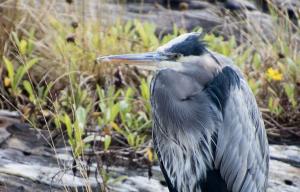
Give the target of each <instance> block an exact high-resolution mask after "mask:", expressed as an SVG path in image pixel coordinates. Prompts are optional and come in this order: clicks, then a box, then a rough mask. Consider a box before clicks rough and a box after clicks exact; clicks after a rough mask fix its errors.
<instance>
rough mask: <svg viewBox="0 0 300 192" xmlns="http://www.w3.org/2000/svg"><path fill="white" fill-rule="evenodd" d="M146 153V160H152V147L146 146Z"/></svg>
mask: <svg viewBox="0 0 300 192" xmlns="http://www.w3.org/2000/svg"><path fill="white" fill-rule="evenodd" d="M146 155H147V157H148V160H149V161H150V162H152V161H153V152H152V149H151V148H150V147H148V148H147V151H146Z"/></svg>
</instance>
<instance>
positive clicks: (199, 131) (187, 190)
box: [99, 33, 269, 192]
mask: <svg viewBox="0 0 300 192" xmlns="http://www.w3.org/2000/svg"><path fill="white" fill-rule="evenodd" d="M200 36H201V35H200V34H199V33H188V34H184V35H181V36H179V37H177V38H175V39H174V40H172V41H170V42H169V43H167V44H166V45H164V46H162V47H160V48H158V49H157V51H156V52H150V53H144V54H128V55H115V56H106V57H101V58H99V60H100V61H102V62H118V63H119V62H124V63H128V64H137V65H139V66H140V65H142V64H147V67H148V68H149V66H152V67H154V68H155V69H156V73H155V75H154V77H153V79H152V82H151V106H152V114H153V144H154V148H155V150H156V152H157V155H158V159H159V161H160V165H161V169H162V172H163V174H164V176H165V179H166V182H167V185H168V187H169V190H170V191H171V192H225V191H232V192H264V191H266V188H267V179H268V168H269V150H268V142H267V137H266V132H265V128H264V123H263V120H262V117H261V113H260V111H259V109H258V106H257V104H256V101H255V98H254V95H253V94H252V92H251V90H250V88H249V86H248V85H247V83H246V81H245V79H244V78H243V76H242V74H241V72H240V71H239V69H238V68H237V67H235V66H234V65H233V63H232V61H231V60H230V59H229V58H226V57H224V56H222V55H220V54H217V53H214V52H211V51H209V50H208V49H207V48H206V46H205V43H204V42H203V41H202V40H201V37H200Z"/></svg>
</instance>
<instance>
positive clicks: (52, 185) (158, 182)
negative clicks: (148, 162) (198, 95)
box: [0, 124, 300, 192]
mask: <svg viewBox="0 0 300 192" xmlns="http://www.w3.org/2000/svg"><path fill="white" fill-rule="evenodd" d="M25 127H26V126H25ZM22 129H23V130H22ZM0 130H6V131H7V133H9V134H10V136H9V137H7V138H6V139H5V140H3V141H2V144H1V147H0V191H26V192H30V191H49V190H50V189H51V191H56V192H58V191H65V190H64V189H65V188H64V187H67V188H68V189H70V190H75V188H76V190H78V191H84V190H85V187H86V186H88V187H89V188H90V190H91V191H100V183H102V180H101V178H100V176H99V173H98V172H97V164H96V162H92V163H89V166H87V165H88V163H87V162H86V161H84V160H77V161H76V164H75V165H76V170H77V171H76V173H75V174H74V172H73V171H72V170H73V166H74V160H73V158H72V155H71V150H70V147H62V148H56V149H55V151H54V150H53V148H51V147H50V145H48V144H47V141H46V140H45V138H47V136H48V135H49V134H48V135H47V133H46V132H43V131H41V130H36V129H31V128H28V127H27V128H24V127H22V125H20V124H17V126H16V124H13V125H10V126H9V127H1V128H0ZM24 130H25V131H24ZM41 134H45V135H44V136H41ZM43 140H45V141H43ZM270 152H271V161H270V177H269V188H268V192H275V191H285V192H296V191H297V192H298V189H299V188H300V168H299V167H300V166H299V162H300V160H299V157H300V154H299V153H300V148H299V146H281V145H271V146H270ZM87 168H89V170H90V171H89V172H90V174H89V176H87ZM104 168H105V169H106V170H107V171H108V175H109V176H110V177H109V180H108V182H107V186H108V188H109V189H110V191H115V192H127V191H133V192H134V191H136V192H138V191H145V192H157V191H162V192H167V191H168V190H167V187H166V186H165V185H164V178H163V176H162V173H161V171H160V168H159V166H157V165H155V166H153V167H152V168H151V169H152V178H151V179H150V178H148V170H147V169H142V168H127V167H114V166H109V167H104ZM95 175H97V177H95Z"/></svg>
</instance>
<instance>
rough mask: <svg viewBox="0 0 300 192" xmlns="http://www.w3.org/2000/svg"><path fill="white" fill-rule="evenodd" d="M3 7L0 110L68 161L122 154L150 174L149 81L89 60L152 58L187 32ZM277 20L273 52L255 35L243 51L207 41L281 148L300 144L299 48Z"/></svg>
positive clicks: (288, 26)
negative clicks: (60, 142)
mask: <svg viewBox="0 0 300 192" xmlns="http://www.w3.org/2000/svg"><path fill="white" fill-rule="evenodd" d="M10 6H11V7H5V8H6V9H7V14H8V13H9V14H12V15H10V16H8V18H12V20H5V21H3V22H4V25H3V26H5V27H4V31H3V32H1V33H0V35H1V36H2V37H4V38H3V39H1V41H0V43H1V44H0V48H1V49H0V56H1V59H0V73H1V79H0V90H1V91H0V106H1V108H4V109H10V110H17V111H19V112H20V113H21V114H22V117H23V119H24V121H25V122H28V123H30V124H31V126H32V127H35V128H43V129H48V130H49V131H50V132H57V131H59V132H61V133H62V135H63V136H64V137H65V138H66V141H67V142H66V143H68V144H69V145H70V146H71V147H72V149H73V155H74V157H84V156H85V155H90V154H101V155H103V156H105V157H107V156H109V157H110V158H111V159H113V160H115V158H117V155H116V154H119V155H120V154H121V156H122V158H123V159H124V158H125V159H128V160H130V161H132V162H136V163H139V164H140V165H148V164H149V163H150V164H151V163H152V161H153V160H155V156H154V154H153V152H152V148H151V112H150V104H149V97H150V93H149V83H150V79H151V74H149V73H148V72H145V71H138V70H136V69H134V68H128V67H126V66H104V65H99V64H98V63H96V62H95V58H96V57H97V56H99V55H107V54H115V53H129V52H143V51H150V50H154V49H156V48H157V47H158V46H160V45H162V44H164V43H165V42H167V41H169V40H170V39H172V38H174V37H176V36H178V35H180V34H182V33H184V32H186V31H185V30H184V29H178V28H177V27H176V26H174V30H173V32H172V33H171V34H168V35H164V36H162V35H157V34H156V32H155V31H156V28H155V25H153V24H149V23H143V22H141V21H138V20H134V21H129V22H124V21H122V20H121V19H120V20H118V21H116V22H115V23H112V24H106V25H103V24H100V23H99V22H96V21H85V22H77V21H73V20H71V21H66V20H62V19H60V18H59V16H57V15H55V14H53V13H52V12H46V13H40V12H39V10H36V9H34V8H33V7H25V8H23V9H21V8H20V7H18V5H17V4H15V5H13V4H10ZM28 6H30V5H28ZM12 10H18V11H12ZM37 18H38V19H37ZM275 19H276V22H274V23H275V25H276V26H274V29H275V30H276V33H277V39H276V41H273V42H269V41H265V40H264V39H262V37H261V36H260V35H259V34H257V33H255V31H247V32H245V36H246V39H247V40H245V41H244V42H237V41H236V39H235V38H234V37H231V38H230V39H226V40H225V39H224V38H223V37H221V36H219V37H218V36H215V35H213V34H206V35H205V36H204V40H205V41H206V42H207V44H208V46H209V48H210V49H212V50H213V51H216V52H219V53H221V54H224V55H226V56H229V57H231V58H232V59H233V61H234V62H235V64H236V65H237V66H239V68H240V69H241V70H242V71H243V72H244V74H245V76H246V79H247V81H248V83H249V85H250V87H251V88H252V90H253V92H254V94H255V96H256V98H257V101H258V104H259V106H260V108H261V111H262V112H263V117H264V120H265V124H266V126H267V132H268V135H269V138H270V141H273V142H276V141H277V142H278V141H281V142H287V141H293V140H296V139H299V136H300V130H299V124H300V104H299V103H300V96H299V94H300V76H299V75H297V74H300V54H299V50H300V47H299V44H297V43H296V42H297V41H296V40H295V39H296V38H299V33H300V29H299V28H298V27H295V26H294V25H293V24H292V23H290V21H289V20H287V19H285V18H284V17H281V16H280V15H278V13H277V12H276V10H275V12H274V20H275ZM69 23H70V24H69ZM283 27H284V28H283ZM52 147H55V146H52Z"/></svg>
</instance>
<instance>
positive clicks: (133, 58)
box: [97, 52, 168, 69]
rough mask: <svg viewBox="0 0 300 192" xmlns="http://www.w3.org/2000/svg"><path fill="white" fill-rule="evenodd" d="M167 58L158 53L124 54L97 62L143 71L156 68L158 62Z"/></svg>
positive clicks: (106, 57)
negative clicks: (134, 66) (132, 66)
mask: <svg viewBox="0 0 300 192" xmlns="http://www.w3.org/2000/svg"><path fill="white" fill-rule="evenodd" d="M167 59H168V57H167V56H165V55H163V54H161V53H158V52H148V53H140V54H124V55H110V56H103V57H98V58H97V61H98V62H100V63H116V64H121V63H123V64H128V65H136V66H137V67H141V68H144V69H148V68H149V69H152V68H153V67H155V68H156V67H157V64H158V63H159V62H160V61H164V60H167Z"/></svg>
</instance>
